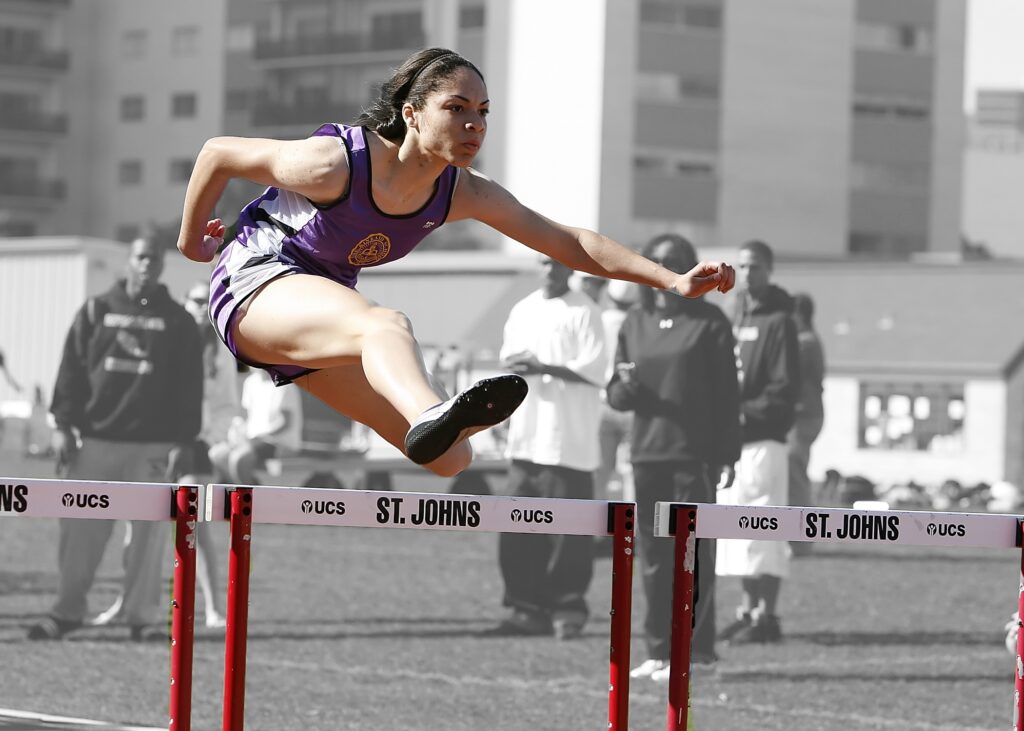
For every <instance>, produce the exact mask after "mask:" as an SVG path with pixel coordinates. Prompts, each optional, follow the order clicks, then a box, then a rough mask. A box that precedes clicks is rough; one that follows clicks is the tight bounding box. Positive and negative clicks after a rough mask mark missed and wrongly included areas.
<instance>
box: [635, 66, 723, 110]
mask: <svg viewBox="0 0 1024 731" xmlns="http://www.w3.org/2000/svg"><path fill="white" fill-rule="evenodd" d="M636 95H637V99H639V100H640V101H644V102H670V103H679V102H687V101H715V100H717V99H718V97H719V85H718V79H715V78H712V77H710V76H683V75H680V74H674V73H670V72H655V71H640V72H638V73H637V75H636Z"/></svg>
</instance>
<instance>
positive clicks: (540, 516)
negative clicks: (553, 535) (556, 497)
mask: <svg viewBox="0 0 1024 731" xmlns="http://www.w3.org/2000/svg"><path fill="white" fill-rule="evenodd" d="M509 517H510V518H512V522H513V523H547V524H548V525H550V524H551V523H553V522H554V520H555V515H554V513H552V512H551V511H550V510H520V509H519V508H513V509H512V512H511V513H510V514H509Z"/></svg>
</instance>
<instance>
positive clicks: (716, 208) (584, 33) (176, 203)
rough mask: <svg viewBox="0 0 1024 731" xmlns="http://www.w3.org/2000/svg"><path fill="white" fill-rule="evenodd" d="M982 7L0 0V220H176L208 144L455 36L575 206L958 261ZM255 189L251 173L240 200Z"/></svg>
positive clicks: (40, 226) (47, 229) (593, 221)
mask: <svg viewBox="0 0 1024 731" xmlns="http://www.w3.org/2000/svg"><path fill="white" fill-rule="evenodd" d="M965 3H966V0H829V2H816V1H815V0H757V1H756V2H755V1H753V0H560V1H559V2H558V3H550V2H543V1H542V0H514V1H512V2H509V1H508V0H388V1H387V2H381V1H380V0H373V1H371V0H316V1H312V0H303V1H302V2H298V1H297V0H215V1H213V2H208V1H206V0H181V1H180V2H175V3H160V2H157V0H137V1H131V2H129V1H128V0H90V1H89V2H83V3H71V2H70V0H41V1H39V2H29V0H0V44H2V43H4V42H5V39H6V43H7V47H8V50H6V51H3V50H0V93H3V94H5V95H6V98H7V100H8V102H7V103H6V104H4V105H0V106H2V107H3V109H4V110H5V111H3V112H2V115H0V125H3V126H0V150H4V152H2V153H0V210H6V211H7V213H5V214H4V215H3V216H2V217H0V231H2V230H6V231H7V232H8V233H81V234H89V235H96V236H106V237H114V238H121V239H127V238H130V237H131V236H132V235H134V234H135V233H137V232H139V231H141V230H144V229H145V228H146V227H147V226H148V225H150V224H165V223H173V221H174V220H175V219H176V218H177V216H178V215H179V213H180V210H178V209H179V208H180V203H181V198H182V195H183V193H184V183H185V180H186V179H187V176H188V173H189V171H190V169H191V165H192V162H193V160H194V157H195V154H196V152H197V151H198V149H199V147H200V146H201V144H202V142H203V141H204V140H205V139H206V138H207V137H209V136H212V135H214V134H219V133H224V132H226V133H230V134H243V135H258V136H266V137H285V138H295V137H301V136H303V135H306V134H309V132H310V131H311V130H312V129H314V128H315V127H316V126H317V125H318V124H320V123H322V122H324V121H349V120H351V119H353V118H354V117H355V116H356V115H357V114H358V112H359V110H360V108H361V107H362V106H363V105H364V104H365V103H366V102H367V101H368V100H369V99H371V98H372V96H373V95H374V94H375V91H376V85H377V84H379V83H380V82H381V81H382V80H383V79H384V78H386V77H387V75H388V74H389V73H390V71H391V70H392V69H393V68H394V67H395V66H396V65H397V64H398V63H400V62H401V61H402V59H404V58H405V57H406V56H408V55H409V54H410V53H412V52H413V51H415V50H417V49H419V48H422V47H424V46H428V45H440V46H448V47H453V48H456V49H458V50H460V51H461V52H463V53H464V54H465V55H467V56H468V57H469V58H471V59H472V60H474V61H475V62H477V63H478V65H479V66H480V67H481V69H482V70H483V72H484V74H485V76H486V78H487V82H488V87H489V91H490V95H491V98H492V100H493V104H492V116H491V128H490V131H489V139H488V142H487V145H486V146H485V148H484V151H483V153H482V155H481V157H480V159H479V160H478V167H479V168H480V169H482V170H483V171H484V172H485V173H487V174H489V175H491V176H492V177H494V178H496V179H497V180H499V181H500V182H502V183H503V184H505V185H506V186H507V187H508V188H509V189H510V190H511V191H512V192H513V193H514V194H516V195H517V196H519V197H520V199H522V200H523V201H524V202H526V203H527V204H528V205H531V206H533V207H535V208H537V209H538V210H540V211H541V212H543V213H545V214H547V215H549V216H551V217H552V218H555V219H556V220H561V221H565V222H566V223H573V224H577V225H581V226H586V227H590V228H595V229H598V230H601V231H605V232H607V233H609V234H611V235H613V236H616V237H617V238H620V239H622V240H624V241H627V242H630V243H640V242H642V241H643V240H645V239H646V238H648V237H649V236H650V235H651V234H653V233H655V232H658V231H662V230H666V229H670V230H678V231H681V232H683V233H687V234H689V235H691V237H692V238H693V239H694V240H695V241H696V242H697V243H698V244H699V245H700V246H702V247H733V246H735V245H737V244H739V243H740V242H741V241H742V240H745V239H748V238H751V237H759V238H763V239H765V240H767V241H769V242H770V243H772V244H773V245H774V246H775V247H776V248H777V249H778V250H779V251H780V252H783V253H787V254H793V255H797V256H826V257H842V256H846V255H850V254H854V255H858V254H863V255H876V256H885V257H890V256H907V255H910V254H913V253H916V252H956V251H959V247H960V221H959V210H960V204H959V201H960V195H961V193H960V180H961V164H962V163H961V151H962V141H963V117H962V114H961V112H960V99H961V88H962V81H963V61H964V35H965V32H964V31H965ZM5 17H7V18H9V19H8V20H4V18H5ZM4 23H6V24H7V26H6V27H4V25H3V24H4ZM71 26H74V27H75V29H76V32H75V33H74V34H71V33H69V32H68V28H69V27H71ZM25 48H31V49H33V50H32V52H30V53H25V52H24V51H23V49H25ZM18 49H22V50H18ZM69 56H70V59H71V60H70V62H69V61H68V58H69ZM63 115H67V116H66V117H65V116H63ZM28 120H32V121H31V122H29V121H28ZM14 180H17V181H19V182H17V183H13V182H11V181H14ZM256 191H257V189H256V188H255V186H247V185H244V184H240V183H236V184H233V185H232V186H231V187H230V188H229V190H228V191H227V192H226V194H225V196H224V199H223V202H222V205H221V207H220V208H219V209H218V212H219V213H221V214H222V215H224V216H225V217H230V216H231V215H233V212H234V210H237V208H238V206H239V205H241V204H242V203H244V202H245V201H246V200H247V199H248V198H250V197H251V196H252V195H253V194H254V193H255V192H256ZM4 227H6V228H4ZM429 241H431V242H433V243H434V245H441V246H444V247H453V246H460V245H465V246H472V245H480V242H481V241H483V242H484V246H487V245H488V243H489V244H491V245H495V246H497V245H500V241H501V239H500V237H498V236H496V235H493V234H492V233H490V232H489V231H488V230H486V228H485V227H472V226H449V227H445V228H444V229H442V231H441V232H439V233H438V234H436V235H435V236H432V237H431V238H430V239H429ZM517 248H518V247H517Z"/></svg>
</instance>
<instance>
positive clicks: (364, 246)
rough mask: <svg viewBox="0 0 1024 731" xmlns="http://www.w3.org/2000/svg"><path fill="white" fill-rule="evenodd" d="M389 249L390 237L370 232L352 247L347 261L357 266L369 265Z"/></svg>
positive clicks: (382, 256)
mask: <svg viewBox="0 0 1024 731" xmlns="http://www.w3.org/2000/svg"><path fill="white" fill-rule="evenodd" d="M390 251H391V239H389V238H388V237H387V236H385V235H384V234H370V235H369V236H367V237H366V238H365V239H363V240H362V241H360V242H359V243H358V244H356V245H355V247H353V249H352V252H351V253H350V254H349V255H348V263H349V264H352V265H353V266H357V267H365V266H370V265H371V264H376V263H377V262H379V261H383V260H384V258H385V257H386V256H387V255H388V253H389V252H390Z"/></svg>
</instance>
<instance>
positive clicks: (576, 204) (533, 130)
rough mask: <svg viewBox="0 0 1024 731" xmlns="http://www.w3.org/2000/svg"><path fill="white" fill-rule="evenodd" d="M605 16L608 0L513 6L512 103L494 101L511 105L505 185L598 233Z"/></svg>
mask: <svg viewBox="0 0 1024 731" xmlns="http://www.w3.org/2000/svg"><path fill="white" fill-rule="evenodd" d="M606 16H607V0H559V2H547V1H546V0H517V2H515V3H510V4H509V10H508V39H509V40H508V55H507V58H508V59H509V61H510V62H509V64H508V68H507V98H504V99H497V100H495V104H500V105H502V106H504V107H506V112H505V115H504V117H505V124H506V130H505V147H504V150H503V152H504V156H505V159H504V165H503V166H502V167H503V169H504V176H505V177H504V181H503V182H504V185H505V187H506V188H508V189H509V190H510V191H511V192H512V193H513V195H515V196H516V197H517V198H519V200H520V201H522V202H523V203H524V204H525V205H527V206H529V207H531V208H534V209H536V210H537V211H539V212H540V213H542V214H544V215H545V216H548V217H549V218H552V219H554V220H556V221H560V222H562V223H567V224H571V225H575V226H583V227H586V228H592V229H594V228H598V226H599V222H600V202H601V188H600V186H601V164H602V155H601V143H602V124H603V112H604V68H605V55H604V54H605V18H606ZM539 19H542V20H539ZM513 61H514V63H513ZM485 73H486V71H485ZM489 154H490V155H495V154H501V153H499V152H498V151H495V150H492V151H491V152H490V153H489ZM509 251H511V252H516V253H519V252H527V250H526V249H525V248H524V247H522V246H519V245H518V244H510V245H509Z"/></svg>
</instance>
